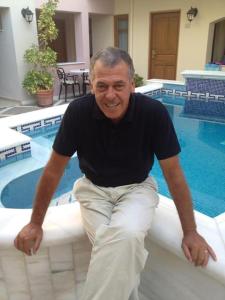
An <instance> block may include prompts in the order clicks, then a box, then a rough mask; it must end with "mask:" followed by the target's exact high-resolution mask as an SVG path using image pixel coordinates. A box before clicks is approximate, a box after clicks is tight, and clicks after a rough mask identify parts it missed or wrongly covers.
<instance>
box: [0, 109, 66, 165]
mask: <svg viewBox="0 0 225 300" xmlns="http://www.w3.org/2000/svg"><path fill="white" fill-rule="evenodd" d="M62 117H63V114H62V115H58V116H54V117H49V118H46V119H43V120H38V121H34V122H29V123H26V124H22V125H18V126H15V127H12V128H11V129H13V130H16V131H18V132H20V133H22V134H27V133H29V132H31V131H38V130H39V129H40V128H48V127H51V126H54V125H57V124H60V123H61V121H62ZM30 156H31V144H30V142H26V143H22V144H20V145H15V146H13V147H10V148H7V149H2V150H0V167H2V166H5V165H7V164H9V163H12V162H16V161H18V160H21V159H24V158H27V157H30Z"/></svg>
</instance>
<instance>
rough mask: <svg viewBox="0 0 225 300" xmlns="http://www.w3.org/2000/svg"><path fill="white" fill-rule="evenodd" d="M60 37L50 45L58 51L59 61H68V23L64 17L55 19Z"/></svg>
mask: <svg viewBox="0 0 225 300" xmlns="http://www.w3.org/2000/svg"><path fill="white" fill-rule="evenodd" d="M55 24H56V28H57V29H58V37H57V39H56V40H54V41H52V42H51V43H50V46H51V47H52V49H53V50H54V51H56V52H57V62H67V53H66V52H67V51H66V24H65V20H64V19H55Z"/></svg>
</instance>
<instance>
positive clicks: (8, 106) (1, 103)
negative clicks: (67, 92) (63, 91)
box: [0, 98, 74, 118]
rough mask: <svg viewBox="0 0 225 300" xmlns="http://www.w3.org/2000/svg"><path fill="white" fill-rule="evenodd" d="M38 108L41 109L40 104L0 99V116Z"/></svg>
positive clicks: (62, 102) (55, 104) (58, 102)
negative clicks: (18, 102) (23, 103)
mask: <svg viewBox="0 0 225 300" xmlns="http://www.w3.org/2000/svg"><path fill="white" fill-rule="evenodd" d="M73 99H74V98H69V99H67V102H71V101H72V100H73ZM64 103H65V100H64V99H62V100H59V101H58V100H57V101H55V102H54V104H53V106H57V105H61V104H64ZM39 109H43V108H42V107H40V106H37V105H26V106H23V105H18V104H17V105H15V104H14V103H13V102H12V101H7V100H3V99H0V118H4V117H9V116H12V115H18V114H21V113H25V112H29V111H34V110H39Z"/></svg>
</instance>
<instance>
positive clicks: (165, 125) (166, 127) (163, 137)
mask: <svg viewBox="0 0 225 300" xmlns="http://www.w3.org/2000/svg"><path fill="white" fill-rule="evenodd" d="M154 118H155V120H154V121H155V122H154V124H155V127H154V141H153V145H154V146H153V148H154V153H155V155H156V157H157V159H158V160H162V159H166V158H169V157H172V156H175V155H177V154H178V153H179V152H180V151H181V148H180V145H179V142H178V139H177V135H176V132H175V129H174V126H173V123H172V120H171V118H170V116H169V113H168V111H167V109H166V108H165V106H164V105H163V104H161V103H160V102H159V104H158V107H157V110H156V113H155V115H154Z"/></svg>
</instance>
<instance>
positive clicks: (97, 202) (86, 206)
mask: <svg viewBox="0 0 225 300" xmlns="http://www.w3.org/2000/svg"><path fill="white" fill-rule="evenodd" d="M73 193H74V196H75V198H76V199H77V200H78V201H79V203H80V210H81V216H82V220H83V225H84V228H85V230H86V232H87V234H88V236H89V239H90V240H91V242H92V243H93V242H94V239H95V233H96V231H97V229H98V228H99V226H100V225H102V224H104V225H108V224H109V223H110V220H111V215H112V209H113V206H114V205H113V203H112V202H111V199H110V195H109V194H107V193H106V192H105V189H101V188H100V187H98V186H96V185H94V184H92V183H91V181H90V180H88V179H87V178H85V177H82V178H80V179H78V180H77V181H76V182H75V184H74V188H73Z"/></svg>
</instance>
